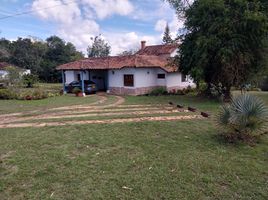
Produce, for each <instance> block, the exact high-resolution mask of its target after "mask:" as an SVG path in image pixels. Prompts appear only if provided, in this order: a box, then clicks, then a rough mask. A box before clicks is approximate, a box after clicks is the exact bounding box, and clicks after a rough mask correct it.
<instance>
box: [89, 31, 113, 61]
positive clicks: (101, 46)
mask: <svg viewBox="0 0 268 200" xmlns="http://www.w3.org/2000/svg"><path fill="white" fill-rule="evenodd" d="M91 39H92V41H93V43H92V45H89V46H88V48H87V52H88V57H105V56H108V55H109V54H110V53H111V46H110V45H109V44H108V43H107V42H105V40H104V39H102V38H101V37H100V36H96V37H94V38H91Z"/></svg>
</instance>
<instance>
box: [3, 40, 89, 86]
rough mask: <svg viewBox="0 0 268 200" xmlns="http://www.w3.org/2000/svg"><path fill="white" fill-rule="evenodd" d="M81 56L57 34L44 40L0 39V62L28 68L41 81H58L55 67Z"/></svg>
mask: <svg viewBox="0 0 268 200" xmlns="http://www.w3.org/2000/svg"><path fill="white" fill-rule="evenodd" d="M81 58H84V55H83V54H82V53H81V52H79V51H77V50H76V48H75V46H74V45H73V44H72V43H70V42H68V43H66V42H65V41H64V40H62V39H61V38H59V37H57V36H51V37H49V38H47V40H46V41H42V40H41V39H38V38H36V37H33V36H31V38H18V39H17V40H16V41H13V42H11V41H9V40H7V39H4V38H2V39H0V62H3V61H5V62H9V63H10V64H13V65H15V66H18V67H20V68H24V69H30V70H31V72H32V73H34V74H36V75H38V77H39V79H40V80H42V81H47V82H58V81H59V80H60V77H61V75H60V72H58V71H57V70H56V67H57V66H58V65H61V64H64V63H68V62H71V61H75V60H78V59H81Z"/></svg>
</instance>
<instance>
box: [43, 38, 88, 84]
mask: <svg viewBox="0 0 268 200" xmlns="http://www.w3.org/2000/svg"><path fill="white" fill-rule="evenodd" d="M46 44H47V51H46V54H45V56H44V59H43V62H42V64H41V66H42V73H40V76H41V79H43V80H45V81H49V82H55V81H57V80H59V77H60V74H59V72H58V71H57V70H56V67H57V66H58V65H61V64H64V63H68V62H71V61H75V60H78V59H81V58H83V54H82V53H81V52H78V51H77V50H76V48H75V46H74V45H73V44H72V43H66V42H65V41H64V40H62V39H61V38H59V37H57V36H51V37H49V38H47V39H46Z"/></svg>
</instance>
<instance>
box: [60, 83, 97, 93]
mask: <svg viewBox="0 0 268 200" xmlns="http://www.w3.org/2000/svg"><path fill="white" fill-rule="evenodd" d="M84 84H85V93H86V94H95V93H96V92H97V88H96V84H95V83H94V82H93V81H88V80H84ZM74 88H79V89H81V90H82V81H73V82H71V83H69V84H68V85H67V86H66V88H65V89H66V92H67V93H72V91H73V89H74Z"/></svg>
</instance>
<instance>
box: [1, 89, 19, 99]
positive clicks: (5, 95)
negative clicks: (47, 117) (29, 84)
mask: <svg viewBox="0 0 268 200" xmlns="http://www.w3.org/2000/svg"><path fill="white" fill-rule="evenodd" d="M15 98H16V93H14V92H13V91H11V90H9V89H0V99H15Z"/></svg>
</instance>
